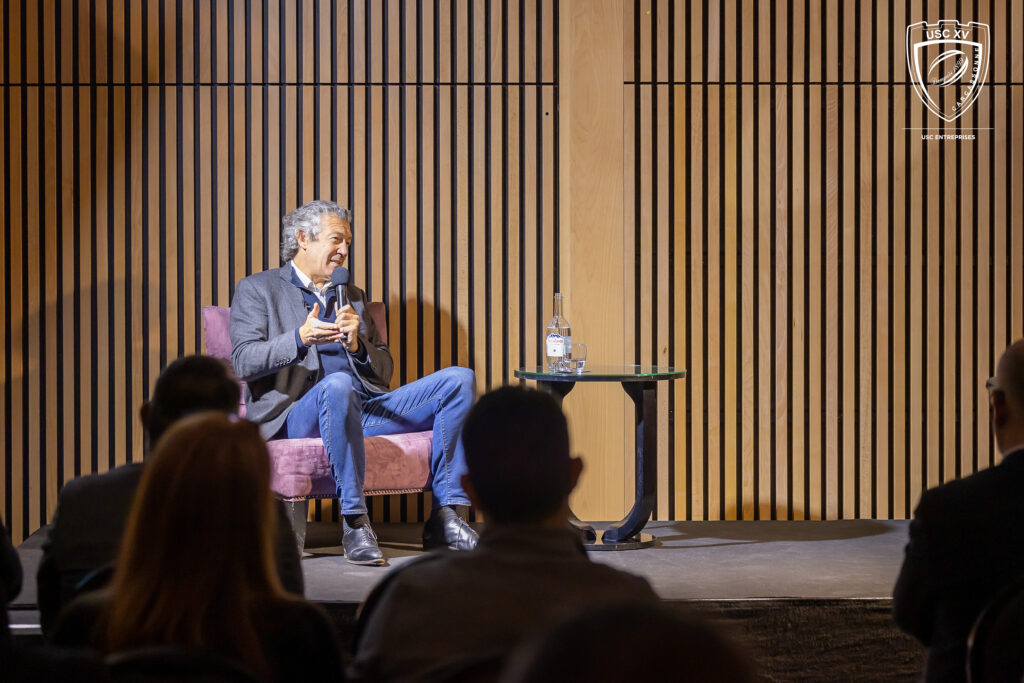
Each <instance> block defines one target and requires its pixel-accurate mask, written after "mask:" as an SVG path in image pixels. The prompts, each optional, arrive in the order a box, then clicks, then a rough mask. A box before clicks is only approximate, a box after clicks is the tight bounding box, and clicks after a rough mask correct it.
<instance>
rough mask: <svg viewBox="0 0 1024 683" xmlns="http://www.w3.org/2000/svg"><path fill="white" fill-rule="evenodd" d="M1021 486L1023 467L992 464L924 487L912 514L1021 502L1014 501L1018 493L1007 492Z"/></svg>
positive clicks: (1023, 474)
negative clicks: (915, 509) (926, 487)
mask: <svg viewBox="0 0 1024 683" xmlns="http://www.w3.org/2000/svg"><path fill="white" fill-rule="evenodd" d="M1021 486H1024V469H1020V468H1010V467H1004V466H1002V465H995V466H993V467H989V468H987V469H984V470H981V471H979V472H975V473H974V474H971V475H969V476H966V477H964V478H962V479H954V480H953V481H948V482H946V483H944V484H940V485H938V486H936V487H934V488H931V489H928V490H927V491H925V492H924V493H922V494H921V500H920V503H918V510H917V513H916V515H915V516H919V515H921V514H925V515H928V514H930V513H935V512H937V511H939V510H947V511H949V510H954V509H959V508H962V507H970V508H971V509H973V510H977V509H985V508H987V507H991V506H993V505H999V504H1011V505H1019V504H1024V501H1020V502H1018V501H1019V500H1020V499H1019V496H1018V495H1016V494H1013V495H1007V494H1010V493H1012V492H1014V491H1016V490H1019V488H1020V487H1021Z"/></svg>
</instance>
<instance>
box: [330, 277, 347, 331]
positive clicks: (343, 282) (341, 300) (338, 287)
mask: <svg viewBox="0 0 1024 683" xmlns="http://www.w3.org/2000/svg"><path fill="white" fill-rule="evenodd" d="M331 285H332V286H333V287H334V295H335V296H336V297H337V298H336V299H335V300H336V301H337V302H338V308H342V307H343V306H348V290H347V289H346V288H347V286H348V268H346V267H345V266H338V267H337V268H335V269H334V272H333V273H331ZM345 345H346V346H347V345H348V335H347V334H346V335H345Z"/></svg>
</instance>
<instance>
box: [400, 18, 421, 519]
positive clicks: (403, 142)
mask: <svg viewBox="0 0 1024 683" xmlns="http://www.w3.org/2000/svg"><path fill="white" fill-rule="evenodd" d="M405 17H406V7H405V6H404V5H403V6H400V7H399V8H398V54H399V58H398V62H399V64H398V83H399V92H398V121H399V124H398V136H399V143H398V155H399V162H398V177H399V180H398V188H399V190H398V192H399V199H398V205H399V218H398V220H399V232H398V239H399V254H398V260H399V271H398V301H399V310H398V315H399V323H398V329H399V334H400V335H401V340H402V342H401V343H402V357H401V362H400V366H399V375H398V376H399V378H400V381H401V382H402V383H403V384H404V383H405V382H408V381H409V380H410V379H411V378H410V377H409V376H408V372H409V365H410V363H409V354H410V353H416V352H415V351H413V350H412V349H410V348H408V347H409V345H408V343H407V341H408V337H407V331H408V301H407V300H406V296H407V292H408V284H409V283H408V274H407V271H406V267H407V264H408V259H407V255H406V247H407V244H408V239H407V232H406V231H407V230H408V229H409V221H408V216H407V210H408V206H409V204H408V187H407V186H408V182H407V181H408V171H407V169H408V167H407V165H406V164H407V159H408V151H407V145H408V133H407V131H406V123H407V120H406V116H407V104H408V103H407V94H406V62H405V59H406V33H405V29H406V23H405ZM418 310H419V308H418V307H417V311H418ZM398 506H399V509H398V511H399V520H400V521H403V522H405V521H408V519H409V517H408V515H409V496H400V497H399V499H398ZM418 509H420V507H419V506H417V510H418Z"/></svg>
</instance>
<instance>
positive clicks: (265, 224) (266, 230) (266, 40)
mask: <svg viewBox="0 0 1024 683" xmlns="http://www.w3.org/2000/svg"><path fill="white" fill-rule="evenodd" d="M262 10H263V12H262V14H263V23H262V28H263V42H262V43H260V45H261V48H262V50H263V55H262V56H263V71H262V77H263V83H262V84H261V85H260V89H261V90H262V91H263V97H262V98H261V99H262V100H263V102H262V104H263V118H262V121H263V125H262V129H263V156H262V157H261V160H262V162H263V172H262V173H260V177H261V178H262V180H263V212H262V215H261V216H260V227H262V229H263V264H262V267H261V268H260V270H267V269H268V268H269V267H270V249H269V248H268V247H269V245H270V221H271V216H270V174H269V173H267V160H268V159H269V158H270V133H269V132H268V131H267V123H268V122H269V121H270V97H269V94H270V90H269V88H268V87H267V83H268V81H269V80H270V75H269V74H270V47H269V46H270V15H269V12H268V11H267V4H266V3H265V2H264V3H262ZM275 223H276V221H275ZM282 265H283V264H282Z"/></svg>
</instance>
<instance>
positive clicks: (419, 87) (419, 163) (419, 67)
mask: <svg viewBox="0 0 1024 683" xmlns="http://www.w3.org/2000/svg"><path fill="white" fill-rule="evenodd" d="M404 61H405V60H403V63H404ZM423 135H424V131H423V0H417V2H416V312H417V314H416V319H417V321H418V322H419V325H418V326H417V327H416V377H417V378H420V377H423V372H424V363H423V349H424V345H425V344H426V339H425V338H424V335H423V317H424V316H423V314H424V302H423V293H424V292H423V271H424V264H423V258H424V253H423V182H424V178H423V172H424V168H423ZM417 498H418V500H417V504H416V509H417V510H422V509H423V501H422V499H421V498H422V495H421V494H418V495H417Z"/></svg>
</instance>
